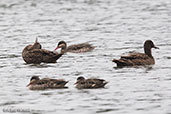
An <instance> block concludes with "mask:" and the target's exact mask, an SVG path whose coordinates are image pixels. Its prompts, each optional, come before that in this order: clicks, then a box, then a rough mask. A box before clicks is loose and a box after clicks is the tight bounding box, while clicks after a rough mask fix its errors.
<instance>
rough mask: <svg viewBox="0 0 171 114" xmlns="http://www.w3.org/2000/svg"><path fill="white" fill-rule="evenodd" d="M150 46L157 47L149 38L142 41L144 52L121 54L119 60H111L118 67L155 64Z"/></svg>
mask: <svg viewBox="0 0 171 114" xmlns="http://www.w3.org/2000/svg"><path fill="white" fill-rule="evenodd" d="M151 48H156V49H158V47H156V46H155V45H154V43H153V42H152V41H151V40H146V41H145V43H144V52H145V53H129V54H128V55H127V56H121V58H120V59H119V60H118V59H113V62H115V63H116V64H117V66H118V67H123V66H138V65H152V64H155V60H154V58H153V56H152V53H151Z"/></svg>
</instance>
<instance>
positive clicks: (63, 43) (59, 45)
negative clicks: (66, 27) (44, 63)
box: [55, 41, 67, 53]
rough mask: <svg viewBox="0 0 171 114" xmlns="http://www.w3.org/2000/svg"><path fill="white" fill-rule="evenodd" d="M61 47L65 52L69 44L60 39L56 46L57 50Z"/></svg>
mask: <svg viewBox="0 0 171 114" xmlns="http://www.w3.org/2000/svg"><path fill="white" fill-rule="evenodd" d="M59 48H61V52H63V53H64V52H65V51H66V48H67V44H66V42H65V41H60V42H59V43H58V45H57V47H56V48H55V50H57V49H59Z"/></svg>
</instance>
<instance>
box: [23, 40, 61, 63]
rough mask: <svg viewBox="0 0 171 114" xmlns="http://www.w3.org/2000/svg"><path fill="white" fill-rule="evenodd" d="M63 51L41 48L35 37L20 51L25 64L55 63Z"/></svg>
mask: <svg viewBox="0 0 171 114" xmlns="http://www.w3.org/2000/svg"><path fill="white" fill-rule="evenodd" d="M63 54H64V53H62V52H61V53H57V52H56V51H49V50H46V49H42V46H41V44H40V43H39V42H38V39H37V38H36V40H35V42H34V44H32V45H27V46H26V47H25V48H24V49H23V51H22V58H23V60H24V61H25V62H26V63H27V64H40V63H42V62H44V63H56V61H57V60H58V59H59V58H60V57H61V56H62V55H63Z"/></svg>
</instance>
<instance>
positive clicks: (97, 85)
mask: <svg viewBox="0 0 171 114" xmlns="http://www.w3.org/2000/svg"><path fill="white" fill-rule="evenodd" d="M87 82H88V83H90V84H92V85H91V86H92V88H100V87H104V86H105V85H106V84H107V83H108V82H107V81H105V80H104V79H96V78H90V79H87Z"/></svg>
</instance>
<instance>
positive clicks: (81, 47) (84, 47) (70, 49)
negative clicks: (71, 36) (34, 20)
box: [55, 40, 95, 53]
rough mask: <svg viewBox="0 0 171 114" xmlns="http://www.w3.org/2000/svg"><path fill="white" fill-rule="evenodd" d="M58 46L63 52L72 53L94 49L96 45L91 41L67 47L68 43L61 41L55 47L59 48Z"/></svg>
mask: <svg viewBox="0 0 171 114" xmlns="http://www.w3.org/2000/svg"><path fill="white" fill-rule="evenodd" d="M58 48H61V51H62V52H64V53H65V52H71V53H83V52H89V51H92V50H93V49H94V48H95V46H92V45H91V44H89V43H80V44H74V45H70V46H68V47H67V43H66V42H65V41H63V40H62V41H60V42H59V43H58V45H57V47H56V48H55V50H57V49H58Z"/></svg>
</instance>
